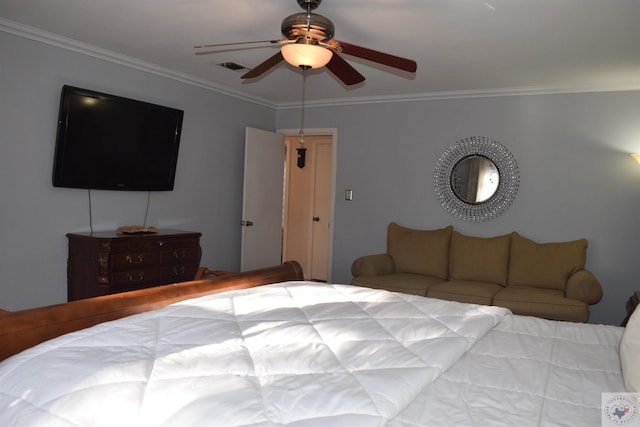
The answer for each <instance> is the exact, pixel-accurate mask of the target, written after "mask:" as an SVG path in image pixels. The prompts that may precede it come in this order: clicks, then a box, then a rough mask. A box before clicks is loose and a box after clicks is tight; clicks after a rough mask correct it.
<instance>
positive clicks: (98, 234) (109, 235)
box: [67, 230, 202, 239]
mask: <svg viewBox="0 0 640 427" xmlns="http://www.w3.org/2000/svg"><path fill="white" fill-rule="evenodd" d="M174 235H195V236H201V235H202V233H199V232H197V231H184V230H158V232H157V233H140V234H120V233H118V232H116V231H115V230H111V231H94V232H93V233H91V232H88V233H69V234H67V237H95V238H103V239H113V238H127V237H146V236H149V237H163V236H174Z"/></svg>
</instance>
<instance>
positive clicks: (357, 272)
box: [351, 254, 395, 277]
mask: <svg viewBox="0 0 640 427" xmlns="http://www.w3.org/2000/svg"><path fill="white" fill-rule="evenodd" d="M394 270H395V265H394V263H393V258H391V255H389V254H375V255H365V256H362V257H360V258H357V259H356V260H355V261H353V264H351V274H352V275H353V277H358V276H380V275H383V274H391V273H393V272H394Z"/></svg>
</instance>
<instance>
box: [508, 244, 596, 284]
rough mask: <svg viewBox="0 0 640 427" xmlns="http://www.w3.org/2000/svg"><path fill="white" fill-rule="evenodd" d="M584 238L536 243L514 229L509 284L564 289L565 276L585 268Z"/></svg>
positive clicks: (566, 277)
mask: <svg viewBox="0 0 640 427" xmlns="http://www.w3.org/2000/svg"><path fill="white" fill-rule="evenodd" d="M587 246H588V242H587V240H586V239H580V240H574V241H571V242H561V243H536V242H534V241H533V240H529V239H527V238H526V237H522V236H521V235H519V234H518V233H515V232H514V233H513V239H512V242H511V260H510V264H509V285H516V286H533V287H537V288H545V289H559V290H561V291H563V292H564V291H565V290H566V287H567V279H569V276H571V275H572V274H573V273H575V272H576V271H578V270H581V269H583V268H584V264H585V262H586V259H587Z"/></svg>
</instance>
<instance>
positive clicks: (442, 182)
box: [433, 136, 520, 222]
mask: <svg viewBox="0 0 640 427" xmlns="http://www.w3.org/2000/svg"><path fill="white" fill-rule="evenodd" d="M433 184H434V188H435V190H436V196H437V197H438V200H439V201H440V204H441V205H442V207H443V208H444V209H445V210H446V211H447V212H449V213H450V214H451V215H453V216H455V217H456V218H459V219H461V220H463V221H469V222H482V221H488V220H490V219H493V218H495V217H497V216H499V215H501V214H502V213H503V212H504V211H505V210H507V208H508V207H509V205H511V202H513V200H514V199H515V197H516V194H517V193H518V186H519V185H520V175H519V173H518V164H517V163H516V160H515V159H514V158H513V156H512V155H511V153H510V152H509V150H507V148H506V147H505V146H504V145H502V144H500V143H499V142H498V141H495V140H493V139H491V138H485V137H481V136H471V137H469V138H464V139H462V140H460V141H458V142H456V143H455V144H453V145H452V146H451V147H449V148H448V149H447V150H446V151H445V152H444V154H443V155H442V156H441V157H440V158H439V159H438V162H437V163H436V169H435V171H434V173H433Z"/></svg>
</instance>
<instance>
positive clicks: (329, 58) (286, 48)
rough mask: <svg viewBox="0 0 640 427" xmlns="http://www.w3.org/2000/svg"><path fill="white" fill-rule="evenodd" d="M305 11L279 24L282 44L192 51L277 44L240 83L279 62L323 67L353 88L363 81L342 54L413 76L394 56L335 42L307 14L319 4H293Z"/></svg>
mask: <svg viewBox="0 0 640 427" xmlns="http://www.w3.org/2000/svg"><path fill="white" fill-rule="evenodd" d="M296 1H297V2H298V5H300V7H301V8H302V9H304V10H305V12H303V13H296V14H293V15H290V16H288V17H286V18H285V19H284V20H283V21H282V25H281V31H282V35H283V36H284V37H285V38H284V39H282V40H259V41H250V42H240V43H222V44H207V45H199V46H194V48H196V49H203V48H213V47H220V46H233V45H241V44H250V43H274V44H275V43H277V44H281V45H282V48H281V49H280V50H279V51H278V53H276V54H275V55H273V56H272V57H270V58H269V59H267V60H266V61H264V62H262V63H260V64H258V65H257V66H256V67H255V68H253V69H252V70H250V71H249V72H247V73H246V74H244V75H242V77H241V78H243V79H250V78H254V77H258V76H261V75H262V74H264V73H265V72H267V71H268V70H270V69H271V68H273V67H275V66H276V65H278V64H279V63H280V62H282V61H286V62H288V63H289V64H291V65H294V66H298V67H301V68H303V69H305V70H306V69H309V68H321V67H323V66H326V67H327V69H328V70H329V71H331V72H332V73H333V74H334V75H335V76H336V77H337V78H338V79H340V80H341V81H342V82H343V83H344V84H345V85H354V84H357V83H361V82H363V81H364V80H365V78H364V76H363V75H362V74H360V73H359V72H358V71H357V70H356V69H355V68H353V67H352V66H351V65H349V63H348V62H347V61H345V60H344V59H343V58H342V57H341V56H340V55H339V54H341V53H342V54H346V55H351V56H355V57H358V58H362V59H366V60H368V61H372V62H376V63H378V64H382V65H386V66H389V67H393V68H397V69H399V70H403V71H407V72H410V73H414V72H415V71H416V69H417V65H416V62H415V61H413V60H410V59H406V58H401V57H399V56H395V55H389V54H387V53H382V52H378V51H376V50H372V49H368V48H365V47H361V46H356V45H354V44H351V43H347V42H343V41H340V40H335V39H334V38H333V35H334V26H333V22H331V21H330V20H329V19H327V18H325V17H324V16H322V15H319V14H317V13H312V12H311V11H312V10H314V9H316V8H317V7H318V6H319V5H320V3H321V2H322V0H296Z"/></svg>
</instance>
